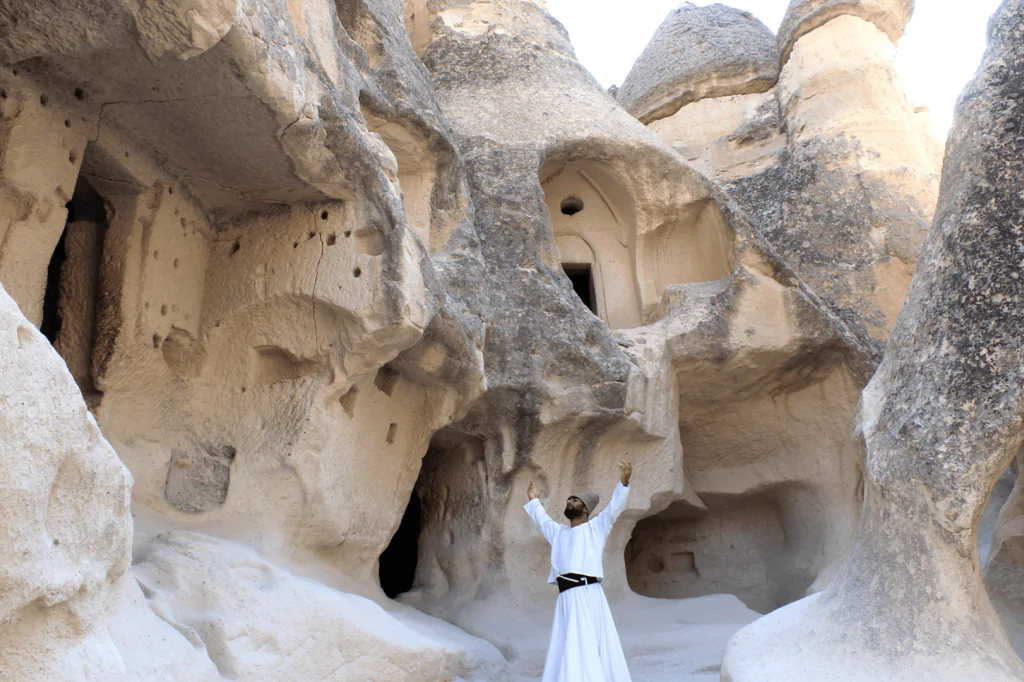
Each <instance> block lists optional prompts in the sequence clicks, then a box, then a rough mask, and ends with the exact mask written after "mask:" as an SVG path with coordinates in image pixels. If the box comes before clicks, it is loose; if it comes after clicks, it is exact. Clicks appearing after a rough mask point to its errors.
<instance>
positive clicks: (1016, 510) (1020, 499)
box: [981, 455, 1024, 656]
mask: <svg viewBox="0 0 1024 682" xmlns="http://www.w3.org/2000/svg"><path fill="white" fill-rule="evenodd" d="M1015 468H1016V469H1017V472H1018V475H1017V476H1016V480H1013V479H1012V473H1013V472H1007V474H1009V475H1011V480H1012V481H1013V483H1012V485H1013V488H1012V489H1011V491H1010V494H1009V496H1008V497H1007V498H1006V502H1005V504H1004V505H1003V506H1002V508H1001V509H1000V511H999V520H998V523H997V524H996V526H995V528H994V532H993V533H992V540H991V547H990V551H989V552H988V553H987V556H986V553H985V552H984V548H982V556H981V559H982V561H983V562H984V566H985V572H984V575H985V589H986V590H987V592H988V595H989V597H990V598H991V600H992V605H993V606H994V607H995V609H996V612H997V613H998V614H999V617H1000V619H1001V620H1002V623H1003V627H1004V628H1006V631H1007V634H1008V635H1009V636H1010V642H1011V643H1012V644H1013V649H1014V651H1016V652H1017V655H1018V656H1020V655H1022V654H1024V591H1022V589H1021V588H1022V585H1024V582H1022V578H1024V483H1022V481H1021V476H1020V475H1019V471H1020V455H1018V456H1017V460H1016V467H1015ZM1007 474H1004V478H1005V477H1006V476H1007ZM1002 482H1003V480H1002V479H1000V483H1002ZM992 496H993V498H995V497H996V493H993V495H992ZM994 501H995V500H994V499H993V500H991V501H990V502H989V509H991V508H992V506H993V502H994ZM982 531H983V532H984V528H983V529H982Z"/></svg>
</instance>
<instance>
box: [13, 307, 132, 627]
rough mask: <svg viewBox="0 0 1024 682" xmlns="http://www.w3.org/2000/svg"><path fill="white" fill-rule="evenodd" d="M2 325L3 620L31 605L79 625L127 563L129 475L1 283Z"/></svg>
mask: <svg viewBox="0 0 1024 682" xmlns="http://www.w3.org/2000/svg"><path fill="white" fill-rule="evenodd" d="M0 330H2V334H3V339H2V342H0V353H2V355H0V366H2V367H3V373H2V381H0V391H2V393H0V403H2V408H3V409H0V434H3V439H2V440H0V445H2V447H3V450H2V451H0V452H2V456H3V458H4V465H3V467H2V470H3V478H2V479H0V486H2V489H3V491H4V492H3V494H2V495H0V502H2V504H3V505H4V506H3V510H2V516H3V518H4V519H5V523H4V524H3V538H4V541H3V546H4V548H5V550H6V551H5V557H6V558H5V560H4V562H3V564H2V569H0V623H7V622H9V621H11V620H12V619H14V618H16V617H18V616H19V614H22V613H23V611H25V610H26V609H28V610H30V611H33V612H39V613H40V615H45V614H52V615H51V617H52V616H56V615H57V614H58V613H59V614H60V615H59V616H58V617H57V618H56V620H57V622H59V621H61V620H69V621H71V622H67V623H66V624H65V625H66V627H68V628H72V627H73V621H74V620H75V619H76V618H75V615H76V612H78V615H79V617H82V618H84V619H85V622H86V623H89V621H90V618H89V612H90V611H91V610H101V609H98V608H97V606H96V604H97V603H100V604H102V602H103V600H104V598H105V596H106V595H105V594H104V592H105V591H106V589H107V588H109V586H110V584H112V583H114V582H115V581H116V580H117V579H118V578H119V577H120V576H122V575H123V574H124V573H125V571H127V570H128V564H129V546H130V544H131V520H130V517H129V515H128V496H129V491H130V489H131V477H130V476H129V474H128V472H127V471H126V470H125V468H124V467H123V466H122V465H121V463H120V462H119V461H118V459H117V455H115V454H114V451H113V450H112V449H111V447H110V445H108V444H107V442H106V440H104V438H103V436H102V434H101V433H100V430H99V428H98V427H97V426H96V421H95V419H93V416H92V415H91V414H90V413H89V411H88V410H87V409H86V407H85V403H84V402H83V401H82V398H81V396H80V395H79V393H78V389H77V387H76V386H75V383H74V381H73V380H72V378H71V375H70V374H69V373H68V370H67V367H66V366H65V365H64V363H63V362H61V360H60V356H58V355H57V354H56V353H54V352H53V348H52V347H51V346H50V344H49V343H47V341H46V339H45V338H44V337H43V335H42V334H40V333H39V331H38V330H36V329H35V327H33V326H32V324H31V323H30V322H28V320H26V319H25V318H24V316H22V314H21V312H20V311H19V310H18V307H17V305H15V303H14V301H13V300H12V299H11V297H10V296H8V295H7V293H6V291H2V290H0ZM29 389H31V390H29Z"/></svg>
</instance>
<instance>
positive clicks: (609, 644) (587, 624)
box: [526, 483, 631, 682]
mask: <svg viewBox="0 0 1024 682" xmlns="http://www.w3.org/2000/svg"><path fill="white" fill-rule="evenodd" d="M628 495H629V488H628V487H626V486H624V485H622V484H621V483H620V484H619V485H617V486H616V487H615V493H614V494H613V495H612V501H611V502H610V503H609V504H608V507H607V508H606V509H605V510H604V511H603V512H601V513H600V514H598V515H597V516H595V517H594V518H592V519H591V520H590V521H588V522H587V523H583V524H580V525H578V526H576V527H575V528H573V527H571V526H566V525H563V524H560V523H556V522H555V521H553V520H552V519H551V517H550V516H548V514H547V512H545V511H544V507H543V506H542V505H541V503H540V500H530V502H528V503H527V505H526V512H527V513H528V514H529V515H530V517H531V518H532V519H533V521H534V523H536V524H537V526H538V527H539V528H540V530H541V532H542V533H544V537H545V538H547V540H548V542H550V543H551V573H550V574H549V575H548V582H549V583H553V582H555V578H556V577H557V576H559V575H563V574H566V573H579V574H580V575H592V576H595V577H598V578H603V577H604V569H603V567H602V562H601V558H602V554H603V553H604V545H605V542H606V541H607V540H608V534H609V533H610V532H611V530H612V524H614V523H615V519H617V518H619V514H621V513H622V510H623V509H625V507H626V497H627V496H628ZM543 682H631V680H630V677H629V670H628V669H627V668H626V657H625V655H624V654H623V653H622V644H620V643H619V633H618V632H617V631H616V630H615V622H614V621H613V620H612V612H611V610H610V609H609V608H608V600H607V599H605V596H604V589H603V588H602V587H601V585H599V584H595V585H585V586H583V587H574V588H572V589H570V590H566V591H565V592H562V593H561V594H559V595H558V602H557V603H556V604H555V620H554V623H553V624H552V626H551V642H550V644H549V645H548V657H547V661H546V662H545V663H544V680H543Z"/></svg>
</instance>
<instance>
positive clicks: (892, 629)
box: [722, 1, 1024, 682]
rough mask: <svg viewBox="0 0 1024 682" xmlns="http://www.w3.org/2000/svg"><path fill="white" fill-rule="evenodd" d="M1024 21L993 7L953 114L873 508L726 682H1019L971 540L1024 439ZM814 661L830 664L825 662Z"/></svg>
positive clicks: (872, 473) (900, 353) (874, 428)
mask: <svg viewBox="0 0 1024 682" xmlns="http://www.w3.org/2000/svg"><path fill="white" fill-rule="evenodd" d="M1022 22H1024V3H1021V2H1018V1H1011V2H1005V3H1003V5H1002V7H1001V8H1000V9H999V11H998V12H997V13H996V15H995V16H994V18H993V20H992V23H991V24H990V32H989V47H988V51H987V52H986V55H985V58H984V60H983V63H982V66H981V68H980V70H979V72H978V75H977V76H976V78H975V79H974V80H973V81H972V82H971V83H970V84H969V85H968V86H967V88H966V90H965V91H964V93H963V95H962V96H961V98H960V101H959V104H958V107H957V115H956V122H955V124H954V127H953V131H952V133H951V134H950V138H949V149H948V153H947V157H946V165H945V167H944V169H943V182H942V190H941V192H940V200H939V206H938V209H937V211H936V216H935V222H934V227H933V230H932V232H931V233H929V236H928V240H927V242H926V244H925V248H924V251H923V253H922V255H921V259H920V263H919V265H918V269H917V272H916V274H915V278H914V285H913V286H912V288H911V290H910V293H909V295H908V298H907V302H906V305H905V306H904V308H903V310H902V312H901V313H900V316H899V319H898V321H897V323H896V327H895V328H894V330H893V332H892V337H891V339H890V341H889V345H888V347H887V349H886V353H885V357H884V360H883V362H882V365H881V366H880V368H879V370H878V372H877V373H876V374H875V376H874V378H873V379H872V381H871V383H870V384H869V386H868V387H867V389H866V390H865V391H864V393H863V395H862V398H861V403H860V408H859V418H858V424H859V426H858V431H859V433H860V434H861V435H862V436H863V438H864V442H865V453H866V454H865V459H864V477H865V491H866V492H865V503H864V508H863V511H862V520H861V525H860V527H859V529H858V533H857V536H856V538H855V540H854V545H853V548H852V550H851V553H850V556H849V558H848V559H847V560H846V562H845V563H844V565H843V566H842V568H841V569H840V570H839V572H838V574H837V575H836V577H835V578H834V580H833V581H832V583H831V584H830V585H829V586H828V587H827V588H826V589H825V590H824V591H823V592H821V593H820V594H817V595H814V596H812V597H810V598H808V599H805V600H803V601H800V602H797V603H795V604H792V605H790V606H788V607H785V608H783V609H780V610H778V611H776V612H774V613H772V614H771V615H769V616H766V617H765V618H762V619H761V620H759V621H756V622H755V623H754V624H752V625H750V626H748V627H747V628H745V629H744V630H741V631H740V632H739V633H738V634H737V635H736V636H735V637H734V638H733V639H732V641H731V642H730V644H729V647H728V649H727V651H726V656H725V662H724V665H723V669H722V678H723V680H726V681H728V682H743V681H746V680H757V681H758V682H771V681H772V680H779V681H781V680H791V679H795V678H796V679H832V680H837V681H842V682H845V681H848V680H849V681H853V680H865V681H866V680H877V679H880V678H884V679H890V680H920V679H933V680H950V681H953V680H968V679H985V680H1020V679H1024V663H1022V662H1021V660H1020V659H1019V658H1018V656H1017V655H1016V653H1014V651H1013V649H1012V648H1011V645H1010V642H1009V641H1008V639H1007V637H1006V634H1005V633H1004V631H1003V629H1002V628H1001V627H1000V623H999V619H998V618H997V616H996V614H995V612H994V610H993V609H992V606H991V605H990V603H989V600H988V598H987V597H986V595H985V592H984V586H983V584H982V579H981V571H980V566H979V564H980V561H979V557H978V549H977V546H978V525H979V522H980V520H981V518H982V515H983V513H984V510H985V506H986V502H987V500H988V497H989V494H990V492H991V490H992V488H993V486H994V485H995V483H996V481H997V479H998V478H999V477H1000V476H1001V475H1002V474H1003V472H1004V471H1005V470H1006V468H1007V466H1008V465H1009V464H1010V462H1011V461H1012V460H1013V458H1014V457H1015V456H1016V455H1017V451H1018V449H1019V446H1020V442H1021V437H1022V415H1024V397H1022V395H1021V390H1020V386H1021V380H1022V377H1021V376H1020V374H1021V369H1020V368H1021V367H1022V363H1021V357H1020V352H1021V347H1022V346H1021V338H1020V335H1021V330H1022V329H1024V326H1022V324H1021V319H1020V308H1019V307H1018V306H1015V305H1012V304H1008V301H1015V300H1017V299H1019V298H1020V297H1021V295H1022V294H1024V291H1022V288H1021V283H1020V280H1019V277H1018V274H1019V269H1020V263H1019V260H1020V259H1019V258H1018V256H1017V255H1016V254H1017V252H1018V250H1019V249H1020V248H1021V236H1020V234H1019V233H1018V229H1017V227H1016V226H1017V225H1019V224H1020V221H1021V219H1022V210H1021V206H1020V201H1019V192H1018V187H1019V184H1020V179H1021V174H1022V173H1024V168H1022V166H1021V163H1020V159H1021V158H1024V157H1022V155H1021V149H1020V146H1021V138H1020V137H1017V136H1013V135H1010V136H1007V135H1005V134H1004V132H1005V131H1006V130H1015V129H1016V128H1018V127H1019V125H1020V110H1019V107H1018V106H1017V101H1018V99H1019V92H1020V82H1021V79H1022V78H1024V45H1022V44H1021V42H1020V40H1019V35H1020V28H1021V25H1022ZM824 652H827V654H826V653H824Z"/></svg>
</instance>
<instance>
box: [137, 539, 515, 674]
mask: <svg viewBox="0 0 1024 682" xmlns="http://www.w3.org/2000/svg"><path fill="white" fill-rule="evenodd" d="M132 572H133V573H134V574H135V576H136V577H137V579H138V581H139V583H140V585H142V588H143V590H144V591H145V593H146V595H147V598H148V600H149V604H150V605H151V606H152V608H153V609H154V610H155V611H156V612H157V613H159V614H160V615H161V617H162V618H164V619H165V620H166V621H167V622H169V623H171V624H173V625H174V627H175V628H177V629H178V630H179V631H180V632H182V634H183V635H184V636H185V637H187V638H188V639H189V640H190V641H192V642H193V643H194V644H196V645H197V646H203V647H205V649H206V652H207V653H208V655H209V656H210V658H211V659H212V660H213V661H214V663H216V665H217V670H218V671H219V672H220V674H221V675H222V676H223V677H224V678H226V679H244V680H294V679H309V680H321V679H331V680H351V681H352V682H355V681H356V680H368V679H380V680H394V681H395V682H401V681H403V680H407V681H410V682H411V681H413V680H415V681H419V680H435V679H454V678H455V677H461V676H463V675H465V677H466V678H469V679H486V680H500V679H503V669H504V667H505V661H504V659H503V658H502V657H501V654H499V653H498V651H497V650H496V649H494V648H493V647H491V646H490V645H488V644H486V643H484V642H477V644H476V649H477V651H476V652H474V653H477V654H479V653H480V652H483V656H481V657H480V658H476V659H473V660H471V661H470V663H471V665H472V666H473V667H475V668H476V670H473V669H472V668H471V669H469V670H467V669H466V668H467V665H466V663H467V658H468V657H467V655H466V651H464V650H462V651H460V650H457V649H452V650H449V648H446V647H445V646H443V645H442V644H441V643H440V642H438V641H437V640H436V639H434V638H432V637H431V636H430V635H429V634H426V633H424V634H421V633H420V632H417V631H415V630H413V629H411V628H409V627H407V626H406V625H404V624H403V623H401V622H400V621H399V620H397V619H396V618H395V617H394V616H392V615H391V614H389V613H387V612H386V611H385V610H384V609H382V608H381V607H380V606H378V605H377V604H375V603H373V602H372V601H370V600H369V599H366V598H363V597H358V596H355V595H351V594H345V593H342V592H339V591H337V590H334V589H331V588H330V587H327V586H326V585H323V584H321V583H318V582H315V581H312V580H306V579H303V578H299V577H296V576H294V575H291V574H289V573H288V572H287V571H284V570H282V569H280V568H277V567H275V566H273V565H271V564H268V563H267V562H265V561H264V560H262V559H261V558H260V557H259V556H258V555H257V554H256V553H255V552H253V551H252V550H251V549H249V548H247V547H244V546H241V545H236V544H235V543H231V542H226V541H224V540H218V539H215V538H210V537H207V536H203V535H199V534H195V533H170V534H167V535H162V536H159V537H157V538H156V539H154V540H153V541H152V542H151V543H149V545H148V546H147V547H146V549H145V551H144V553H142V555H141V556H140V557H139V558H138V560H137V563H136V564H135V566H134V567H133V568H132ZM423 629H424V630H426V631H427V632H429V630H430V625H429V624H428V625H426V626H425V627H423ZM434 629H435V630H438V631H441V632H443V631H444V628H443V625H442V624H440V623H438V624H436V625H434ZM467 639H469V638H467ZM339 644H340V645H341V646H339ZM299 652H301V653H299ZM477 675H480V677H477Z"/></svg>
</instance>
